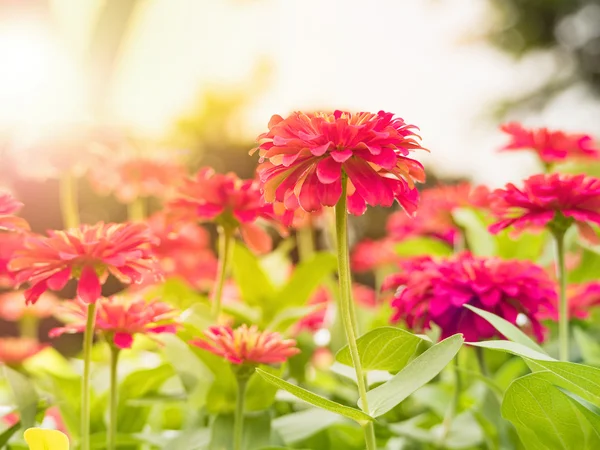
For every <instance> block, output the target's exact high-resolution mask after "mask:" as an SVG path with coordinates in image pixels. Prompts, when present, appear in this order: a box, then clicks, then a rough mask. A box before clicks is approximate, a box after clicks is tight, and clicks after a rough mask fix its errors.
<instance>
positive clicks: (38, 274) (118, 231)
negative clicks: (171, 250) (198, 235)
mask: <svg viewBox="0 0 600 450" xmlns="http://www.w3.org/2000/svg"><path fill="white" fill-rule="evenodd" d="M151 241H152V235H151V234H150V230H149V229H148V227H147V226H146V225H144V224H132V223H122V224H104V223H98V224H96V225H82V226H80V227H79V228H74V229H70V230H66V231H57V230H55V231H49V232H48V236H47V237H46V236H30V237H28V238H27V240H26V241H25V248H24V249H23V250H19V251H17V252H16V255H15V257H14V258H13V260H12V261H11V262H10V264H9V268H10V270H12V271H14V272H16V275H15V278H16V281H17V282H18V283H25V282H28V283H30V285H31V287H30V288H29V289H27V290H26V291H25V299H26V300H27V303H35V302H36V301H37V299H38V298H39V296H40V295H41V294H42V293H44V292H45V291H46V290H48V289H52V290H55V291H59V290H61V289H62V288H64V287H65V285H66V284H67V282H68V281H69V280H70V279H71V278H77V279H79V283H78V285H77V295H78V296H79V297H80V298H81V299H82V300H83V301H85V302H86V303H93V302H95V301H96V300H97V299H98V298H99V297H100V295H101V290H102V284H104V282H105V281H106V279H107V277H108V274H109V273H110V274H112V275H114V276H115V277H116V278H117V279H118V280H119V281H121V282H122V283H125V284H131V283H139V282H141V280H142V277H143V275H144V274H146V273H148V272H152V271H153V270H154V269H153V268H154V258H153V256H152V252H151V249H150V243H151Z"/></svg>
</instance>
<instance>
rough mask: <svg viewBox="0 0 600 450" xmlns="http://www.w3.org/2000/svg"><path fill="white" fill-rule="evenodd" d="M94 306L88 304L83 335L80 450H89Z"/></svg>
mask: <svg viewBox="0 0 600 450" xmlns="http://www.w3.org/2000/svg"><path fill="white" fill-rule="evenodd" d="M95 323H96V304H95V303H90V304H89V305H88V310H87V321H86V325H85V332H84V334H83V380H81V436H80V439H81V450H90V394H91V392H90V366H91V359H92V345H93V343H94V324H95Z"/></svg>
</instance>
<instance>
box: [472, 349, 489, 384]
mask: <svg viewBox="0 0 600 450" xmlns="http://www.w3.org/2000/svg"><path fill="white" fill-rule="evenodd" d="M475 356H476V357H477V365H478V366H479V371H480V372H481V375H483V376H484V377H487V376H488V375H489V371H488V368H487V364H486V363H485V354H484V351H483V348H481V347H475Z"/></svg>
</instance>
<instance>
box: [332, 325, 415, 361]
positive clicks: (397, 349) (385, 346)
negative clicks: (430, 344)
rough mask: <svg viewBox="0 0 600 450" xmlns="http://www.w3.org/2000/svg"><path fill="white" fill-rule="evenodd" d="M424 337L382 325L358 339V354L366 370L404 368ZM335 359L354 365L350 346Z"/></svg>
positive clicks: (342, 350) (343, 349)
mask: <svg viewBox="0 0 600 450" xmlns="http://www.w3.org/2000/svg"><path fill="white" fill-rule="evenodd" d="M421 342H423V339H422V338H421V337H419V336H416V335H414V334H412V333H409V332H408V331H406V330H401V329H400V328H394V327H380V328H376V329H374V330H371V331H369V332H368V333H366V334H364V335H362V336H361V337H359V338H358V339H357V340H356V344H357V346H358V354H359V356H360V361H361V364H362V368H363V369H364V370H387V371H390V372H395V371H398V370H400V369H402V368H403V367H404V366H406V364H407V363H408V361H409V360H410V358H412V356H413V355H414V354H415V352H416V350H417V347H418V346H419V344H420V343H421ZM335 359H336V360H337V361H338V362H340V363H342V364H346V365H347V366H351V367H353V364H352V357H351V355H350V349H349V347H348V346H345V347H344V348H342V349H341V350H340V351H339V352H338V353H337V355H335Z"/></svg>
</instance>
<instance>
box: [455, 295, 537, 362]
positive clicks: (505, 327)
mask: <svg viewBox="0 0 600 450" xmlns="http://www.w3.org/2000/svg"><path fill="white" fill-rule="evenodd" d="M463 306H464V307H465V308H467V309H470V310H471V311H473V312H474V313H475V314H477V315H479V316H481V317H483V318H484V319H485V320H487V321H488V322H489V323H490V324H491V325H492V326H493V327H494V328H495V329H496V330H498V331H499V332H500V333H501V334H502V335H503V336H504V337H506V339H508V340H510V341H513V342H517V343H519V344H522V345H524V346H526V347H529V348H531V349H532V350H535V351H536V352H538V353H542V354H546V352H545V351H544V350H543V349H542V347H540V346H539V345H538V344H536V343H535V341H533V340H532V339H531V338H530V337H529V336H527V335H526V334H525V333H523V331H521V330H520V329H519V328H517V327H516V326H514V325H513V324H512V323H510V322H509V321H508V320H505V319H503V318H502V317H498V316H497V315H495V314H492V313H491V312H488V311H484V310H483V309H479V308H476V307H474V306H471V305H463Z"/></svg>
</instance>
